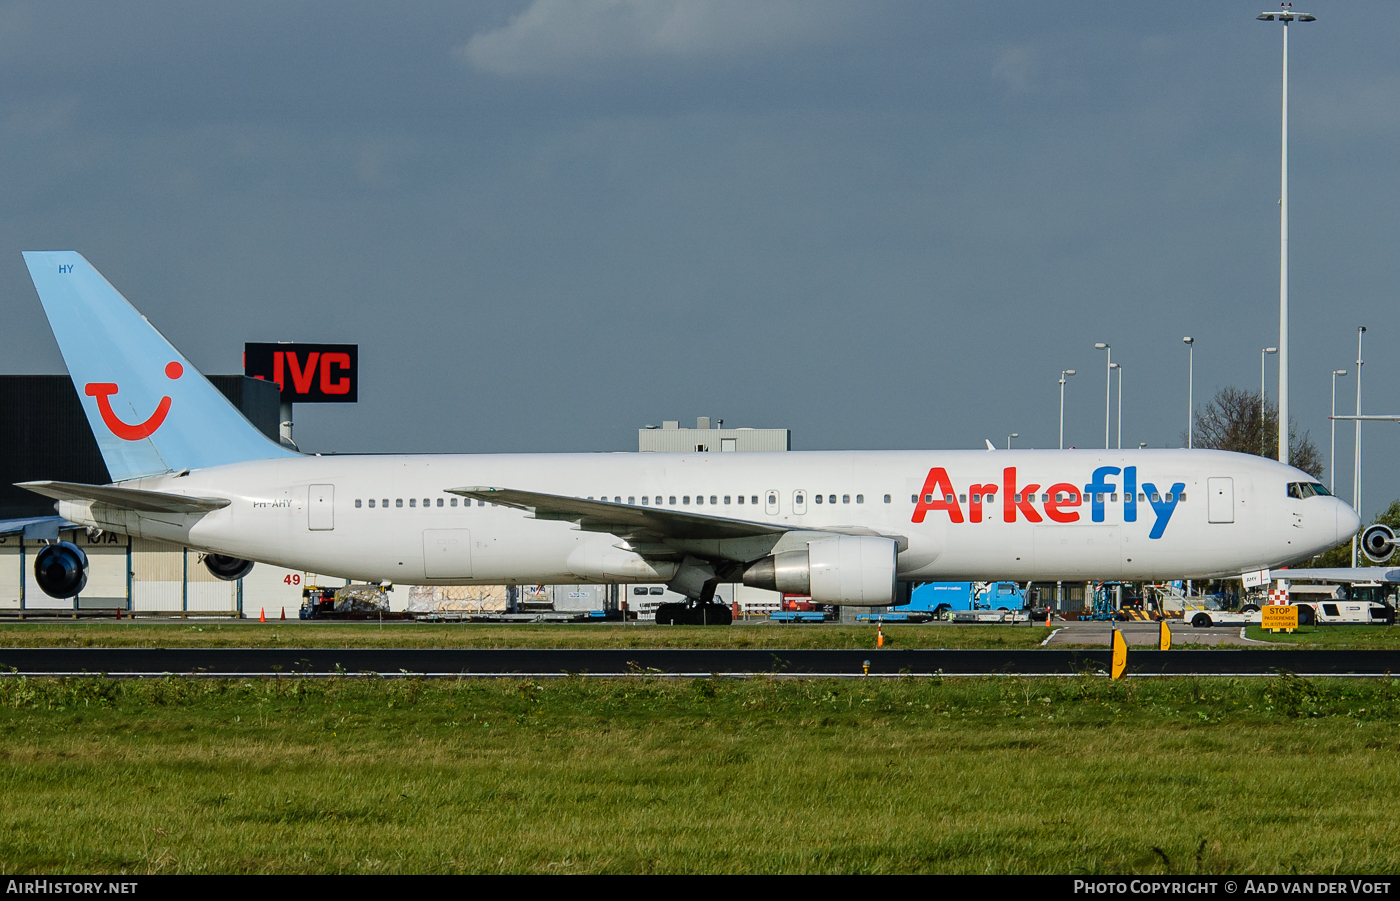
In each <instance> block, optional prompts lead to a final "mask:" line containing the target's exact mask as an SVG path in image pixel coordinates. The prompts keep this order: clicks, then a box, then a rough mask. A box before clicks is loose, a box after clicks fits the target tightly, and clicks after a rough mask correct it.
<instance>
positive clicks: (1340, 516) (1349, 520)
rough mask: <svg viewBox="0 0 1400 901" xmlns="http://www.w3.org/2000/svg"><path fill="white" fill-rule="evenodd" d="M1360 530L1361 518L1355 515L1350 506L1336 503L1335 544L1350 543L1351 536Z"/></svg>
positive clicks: (1339, 502) (1340, 502)
mask: <svg viewBox="0 0 1400 901" xmlns="http://www.w3.org/2000/svg"><path fill="white" fill-rule="evenodd" d="M1360 529H1361V517H1359V516H1357V515H1356V511H1355V510H1353V509H1351V506H1350V505H1348V504H1346V503H1343V502H1342V501H1337V544H1341V543H1342V542H1343V541H1350V540H1351V536H1353V535H1355V534H1356V533H1357V532H1358V531H1359V530H1360Z"/></svg>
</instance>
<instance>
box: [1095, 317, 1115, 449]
mask: <svg viewBox="0 0 1400 901" xmlns="http://www.w3.org/2000/svg"><path fill="white" fill-rule="evenodd" d="M1094 347H1095V348H1096V349H1098V350H1106V351H1108V362H1107V368H1106V369H1104V383H1103V449H1104V450H1108V427H1109V425H1110V424H1111V423H1112V421H1113V418H1112V415H1111V411H1112V410H1113V346H1112V345H1111V344H1102V343H1100V344H1095V345H1094Z"/></svg>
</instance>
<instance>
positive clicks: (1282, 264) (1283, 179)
mask: <svg viewBox="0 0 1400 901" xmlns="http://www.w3.org/2000/svg"><path fill="white" fill-rule="evenodd" d="M1257 18H1258V19H1259V20H1260V21H1263V22H1282V23H1283V130H1282V135H1283V137H1282V142H1281V143H1282V149H1283V152H1282V154H1281V157H1280V158H1281V165H1280V174H1279V185H1280V187H1279V201H1278V205H1279V229H1278V346H1279V357H1278V421H1279V429H1278V460H1279V462H1280V463H1287V462H1288V26H1289V24H1290V23H1292V22H1312V21H1315V20H1316V19H1317V16H1314V15H1311V14H1309V13H1295V12H1294V11H1293V4H1291V3H1284V4H1282V8H1281V9H1280V10H1279V11H1278V12H1266V13H1260V14H1259V15H1258V17H1257Z"/></svg>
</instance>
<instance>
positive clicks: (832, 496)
mask: <svg viewBox="0 0 1400 901" xmlns="http://www.w3.org/2000/svg"><path fill="white" fill-rule="evenodd" d="M827 500H829V501H831V503H833V504H834V503H836V495H834V494H833V495H831V497H829V498H827ZM846 503H848V504H849V503H850V501H847V502H846Z"/></svg>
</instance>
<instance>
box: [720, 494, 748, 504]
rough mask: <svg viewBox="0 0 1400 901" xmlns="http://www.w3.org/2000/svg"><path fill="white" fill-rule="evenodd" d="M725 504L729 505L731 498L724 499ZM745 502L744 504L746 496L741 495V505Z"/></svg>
mask: <svg viewBox="0 0 1400 901" xmlns="http://www.w3.org/2000/svg"><path fill="white" fill-rule="evenodd" d="M724 502H725V503H726V504H727V503H729V498H725V499H724ZM743 502H744V496H743V495H742V494H741V495H739V503H741V504H742V503H743Z"/></svg>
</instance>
